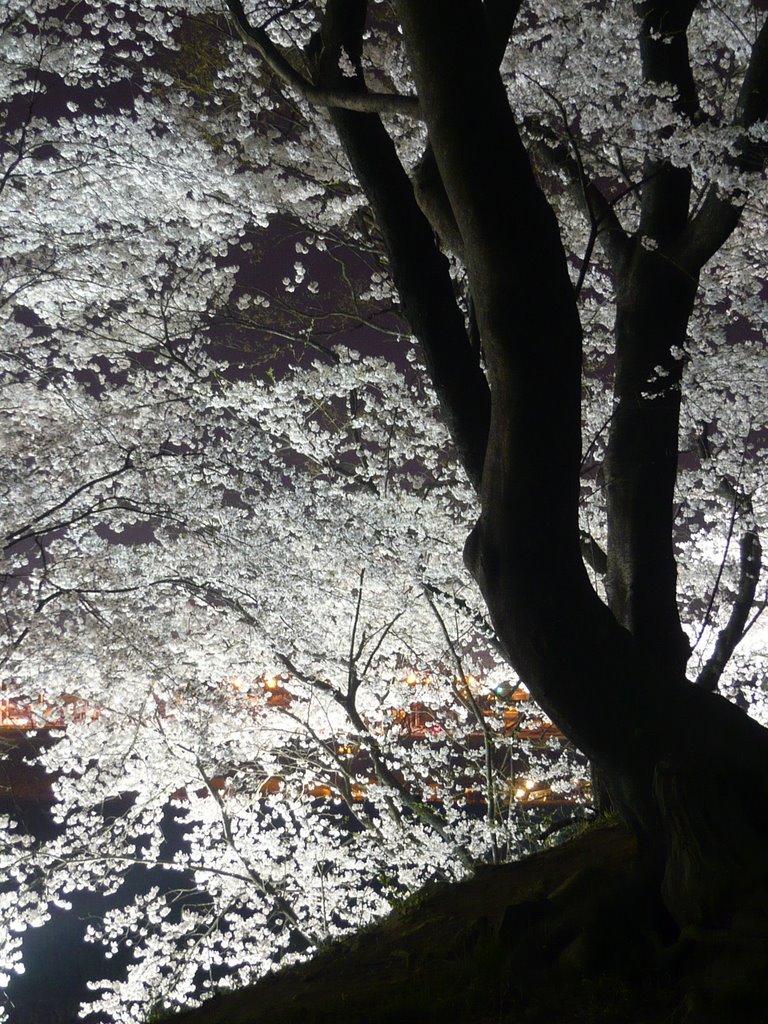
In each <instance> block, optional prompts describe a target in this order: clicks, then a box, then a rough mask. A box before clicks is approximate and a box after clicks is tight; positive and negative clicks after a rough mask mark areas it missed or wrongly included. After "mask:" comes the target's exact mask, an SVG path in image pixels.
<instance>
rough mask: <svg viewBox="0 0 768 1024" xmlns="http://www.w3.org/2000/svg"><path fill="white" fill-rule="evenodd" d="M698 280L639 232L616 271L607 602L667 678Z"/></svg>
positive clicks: (672, 662)
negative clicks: (677, 499)
mask: <svg viewBox="0 0 768 1024" xmlns="http://www.w3.org/2000/svg"><path fill="white" fill-rule="evenodd" d="M696 285H697V281H696V279H695V278H692V277H691V276H690V275H689V274H687V273H685V272H683V271H681V270H680V269H678V268H677V267H676V266H675V265H674V264H673V263H672V262H671V261H670V260H669V259H668V258H666V257H665V255H664V254H663V253H657V252H654V251H650V252H649V251H647V250H646V249H645V248H644V247H643V246H642V244H640V243H639V242H635V243H634V246H633V251H632V253H631V255H630V256H629V257H628V258H627V259H626V261H625V263H624V266H623V267H622V269H621V271H620V272H619V273H618V274H617V317H616V377H615V386H614V397H615V400H616V405H615V408H614V412H613V418H612V420H611V429H610V433H609V440H608V448H607V453H606V459H605V463H604V469H605V482H606V491H607V505H608V552H607V553H608V576H607V589H608V599H609V604H610V608H611V611H612V612H613V613H614V615H615V616H616V618H617V619H618V621H619V622H620V623H621V624H622V625H623V626H625V627H626V629H628V630H629V631H630V633H631V634H632V635H633V636H634V637H635V638H636V639H637V640H638V642H639V643H641V644H642V645H643V646H644V647H645V649H646V651H647V652H648V657H649V659H652V660H653V663H654V665H655V669H656V671H657V672H659V673H660V674H663V675H667V676H669V677H670V678H680V677H682V676H683V674H684V672H685V665H686V662H687V661H688V656H689V653H690V648H689V645H688V641H687V639H686V637H685V634H684V633H683V630H682V627H681V625H680V616H679V612H678V607H677V565H676V560H675V553H674V547H673V536H674V492H675V482H676V479H677V459H678V428H679V418H680V388H681V380H682V372H683V350H684V346H685V338H686V329H687V325H688V318H689V317H690V314H691V309H692V306H693V300H694V296H695V293H696Z"/></svg>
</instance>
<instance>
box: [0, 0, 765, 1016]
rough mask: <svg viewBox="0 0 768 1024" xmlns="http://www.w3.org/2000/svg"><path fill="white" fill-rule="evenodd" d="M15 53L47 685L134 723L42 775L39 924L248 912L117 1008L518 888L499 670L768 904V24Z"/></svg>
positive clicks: (16, 587) (120, 992) (9, 195)
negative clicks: (402, 907) (126, 881)
mask: <svg viewBox="0 0 768 1024" xmlns="http://www.w3.org/2000/svg"><path fill="white" fill-rule="evenodd" d="M4 17H5V21H4V25H3V33H2V37H0V45H2V56H1V58H0V67H1V68H2V72H0V73H1V74H2V75H3V85H4V86H5V88H4V90H3V95H4V96H7V97H9V99H8V101H7V103H6V104H5V113H6V130H5V134H4V139H3V150H2V152H3V165H2V175H1V176H0V191H2V195H1V196H0V217H2V237H3V246H4V259H3V270H2V274H3V278H2V296H3V301H2V306H1V307H0V308H2V315H3V337H4V344H3V382H4V389H3V396H4V400H3V412H2V426H3V437H4V450H5V452H6V462H5V468H4V478H3V517H4V525H3V536H4V538H5V541H4V545H5V546H4V555H5V559H6V565H5V569H4V577H3V600H4V623H5V626H6V634H7V635H6V639H7V649H6V654H5V661H4V674H5V676H6V677H7V680H8V682H7V684H6V685H7V687H9V688H10V689H9V692H10V690H12V691H13V692H15V693H18V694H24V693H30V692H32V691H34V692H43V693H44V694H46V695H48V696H49V698H50V699H54V698H56V697H60V696H61V695H64V694H76V695H77V696H78V698H79V699H80V700H81V701H82V702H85V706H86V707H87V708H88V709H89V710H88V711H86V712H83V711H82V707H83V705H82V704H81V705H80V706H79V707H80V711H79V712H78V715H77V716H75V715H74V714H73V713H69V717H68V720H67V728H66V730H65V731H64V734H63V735H62V736H61V738H60V740H59V742H57V743H56V744H54V745H53V746H51V747H50V748H48V749H47V750H46V751H45V753H44V755H43V758H44V761H45V763H46V765H47V767H48V769H49V770H50V771H51V772H56V773H57V782H56V798H57V804H56V807H57V813H58V815H59V817H60V820H61V822H62V826H63V827H62V829H61V831H60V834H59V836H58V837H57V839H56V840H54V841H53V842H51V843H48V844H46V846H45V848H44V849H35V850H34V851H33V852H34V856H31V855H30V854H29V852H28V851H27V849H26V845H24V848H22V843H23V841H22V840H20V839H19V840H16V839H13V841H12V842H11V840H10V839H9V842H8V854H7V856H6V863H7V865H8V868H9V869H10V868H11V867H12V868H13V870H14V871H16V872H17V873H18V874H19V877H20V878H22V880H23V879H24V878H25V877H26V876H25V875H24V872H34V871H37V872H40V870H41V868H40V866H41V865H44V871H43V872H42V877H43V878H44V880H45V881H44V885H43V886H42V889H41V886H40V885H39V884H38V885H37V886H36V887H32V886H31V885H30V886H27V891H28V893H29V894H30V895H29V898H28V914H29V916H30V917H32V918H33V919H34V920H35V921H39V920H40V919H41V918H42V916H43V915H44V912H45V910H44V908H45V906H46V905H47V903H48V902H49V901H51V900H56V899H58V900H62V899H66V898H67V896H68V894H69V893H71V892H72V891H73V889H75V888H77V887H79V886H82V887H94V888H100V889H102V890H104V891H113V892H114V891H116V890H117V888H118V886H119V884H120V879H121V869H120V867H119V866H120V865H127V864H129V863H132V862H146V863H148V864H154V863H157V862H158V861H163V860H165V861H167V862H168V864H169V865H171V866H173V867H174V868H175V869H177V870H178V871H180V872H182V873H183V874H184V877H185V878H188V879H189V878H191V879H192V880H193V881H194V883H195V884H196V885H197V886H198V889H199V891H200V892H204V893H205V894H206V895H205V897H204V898H200V899H198V901H197V902H195V900H194V899H188V900H187V901H186V902H185V901H181V902H180V903H179V904H178V905H176V906H174V905H173V903H172V902H169V901H168V900H167V899H166V895H165V894H164V893H163V892H161V891H160V887H157V888H156V889H153V890H152V891H151V892H150V893H148V894H144V895H142V896H141V897H139V898H138V899H137V900H136V901H135V902H134V903H133V904H132V905H131V907H129V908H125V909H124V910H122V911H121V912H119V913H115V914H113V915H111V916H110V917H109V918H108V919H106V920H105V922H104V925H103V927H102V928H100V929H99V928H94V930H93V935H92V937H93V938H94V939H99V940H102V941H105V942H106V943H107V945H108V946H110V947H112V948H114V949H118V948H124V947H125V944H126V943H127V942H131V943H134V944H135V948H136V949H137V954H136V957H135V959H134V966H133V967H132V969H131V972H130V974H129V980H128V981H127V982H126V983H125V984H121V983H114V982H105V983H104V984H103V986H102V988H101V995H100V996H99V1000H100V1001H99V1002H98V1003H97V1010H98V1011H99V1012H101V1013H103V1014H105V1015H107V1016H109V1017H111V1018H113V1019H117V1020H137V1019H141V1018H140V1014H141V1013H142V1012H144V1008H145V1007H146V1005H147V1004H150V1003H151V1002H152V1001H153V1000H154V999H156V998H158V993H160V997H161V998H165V997H166V995H167V992H168V991H169V990H170V989H171V988H173V989H174V991H175V993H176V998H177V999H178V1000H179V1001H182V1002H184V1001H189V1000H193V999H195V998H196V997H197V996H198V995H199V992H200V990H201V986H204V985H208V986H211V985H215V984H220V983H222V980H223V978H224V977H225V976H226V979H227V980H226V984H230V985H231V984H239V983H244V982H245V981H247V980H249V979H250V978H252V977H253V976H254V974H255V973H258V972H259V971H261V970H263V969H265V967H267V966H271V965H273V964H275V963H276V962H278V961H280V960H283V961H284V960H285V959H286V958H287V959H290V958H291V957H293V956H297V955H307V953H308V952H311V951H312V949H314V948H315V946H316V945H317V944H318V942H320V941H322V940H323V939H324V938H326V937H328V936H330V935H333V934H336V933H338V932H339V931H341V930H344V929H345V928H348V927H350V926H351V925H352V924H353V923H355V922H357V923H360V922H362V921H365V920H368V919H370V918H371V917H372V916H374V915H375V914H377V913H380V912H381V911H382V910H383V909H385V908H386V906H388V905H389V904H388V899H391V898H393V897H399V896H401V895H402V894H404V893H407V892H409V891H411V890H412V889H413V888H414V887H416V886H418V885H419V884H421V883H423V882H424V881H425V880H427V879H428V878H430V877H433V876H434V875H436V874H437V875H443V876H446V877H454V876H455V875H457V874H459V873H461V872H462V871H465V870H469V869H471V866H472V864H473V863H474V862H476V861H477V860H479V859H483V858H490V859H494V858H498V857H500V856H507V855H513V854H515V853H519V852H520V851H521V850H522V849H523V848H524V847H525V841H526V840H525V836H524V835H522V832H521V830H522V825H521V821H520V818H519V815H518V814H517V812H515V810H514V806H515V805H514V801H511V802H510V801H509V800H507V802H506V803H505V800H504V797H503V795H502V792H501V790H502V788H503V786H505V785H511V787H512V791H513V793H514V790H515V788H516V781H515V780H516V772H518V773H519V770H518V769H516V768H514V766H513V765H512V762H511V761H510V760H507V761H506V762H504V757H505V756H507V755H506V754H505V753H504V751H505V749H506V746H508V745H509V737H508V736H507V735H506V734H505V725H504V718H503V708H502V706H501V704H497V705H496V714H495V716H494V715H492V714H485V713H484V708H483V707H481V706H480V704H478V699H477V697H476V696H475V694H474V693H473V691H472V688H471V686H469V684H467V682H466V680H467V678H468V677H470V676H477V677H482V678H483V693H484V694H487V693H489V692H492V691H493V690H494V689H495V688H496V687H499V688H500V692H501V693H506V692H507V690H506V688H508V687H511V688H514V687H515V686H517V684H518V680H522V682H523V683H524V684H525V685H526V686H527V687H529V688H530V690H531V692H532V693H533V695H534V696H535V698H536V700H537V701H538V703H539V704H540V706H541V707H542V708H543V709H544V710H545V711H546V713H547V714H548V715H549V716H550V717H551V719H552V720H553V721H554V722H555V723H556V724H557V726H558V727H559V728H560V729H561V730H562V731H563V733H565V734H566V735H567V736H568V738H569V739H570V740H571V741H572V742H573V744H575V746H576V747H577V748H578V749H579V750H580V751H581V752H582V753H583V754H584V755H586V756H587V757H588V758H589V759H590V760H591V762H592V764H593V766H594V769H595V773H596V778H597V779H598V780H599V787H600V791H601V793H602V798H603V799H604V800H605V801H607V802H609V803H610V804H611V805H612V807H613V808H614V809H615V810H616V811H617V813H618V814H619V815H620V817H621V818H622V819H623V820H624V821H625V822H626V823H627V824H628V825H630V827H631V828H633V829H634V830H635V831H636V833H637V834H638V837H639V838H640V839H641V841H642V848H643V849H644V850H645V851H646V856H647V861H648V870H649V873H650V876H651V877H652V880H653V884H654V885H656V886H657V887H659V888H661V889H662V891H663V893H664V898H665V900H666V902H667V905H668V907H669V909H670V910H671V912H672V913H673V914H674V915H675V916H676V917H677V919H678V920H679V921H680V922H688V921H708V920H709V919H710V918H711V917H712V916H713V915H715V916H716V915H718V914H721V913H722V911H723V908H724V907H726V908H727V907H732V906H733V905H734V904H735V902H737V901H738V900H739V899H741V898H743V895H744V893H748V892H750V891H751V890H752V889H754V888H755V887H756V886H758V885H762V884H764V877H763V873H764V866H763V865H764V856H763V854H764V848H765V830H766V824H765V822H766V814H765V813H764V808H765V804H766V797H767V794H766V777H765V749H766V739H765V732H764V728H763V726H764V725H765V724H766V712H765V703H764V685H765V665H766V662H765V658H766V652H765V632H764V629H763V628H762V627H763V625H764V622H763V619H761V618H760V613H761V611H762V608H763V607H764V586H763V585H762V584H761V582H760V573H761V547H760V533H761V524H762V521H763V519H764V515H765V473H764V461H763V460H764V445H763V442H764V423H765V418H766V417H765V368H764V362H763V357H764V353H763V351H762V347H761V346H762V338H761V334H760V328H761V324H762V323H763V322H764V289H765V283H764V274H763V268H764V266H765V238H764V231H763V225H764V222H765V212H766V211H765V206H766V194H765V182H764V174H763V170H764V160H765V140H766V134H765V133H766V128H765V116H766V103H767V102H768V92H767V90H768V84H767V83H766V74H768V59H766V46H767V45H768V44H767V43H766V40H767V39H768V35H766V33H767V32H768V28H766V24H765V16H764V15H763V14H761V13H760V12H759V11H758V9H757V7H756V6H755V5H753V4H752V3H748V2H746V0H739V2H738V3H736V4H732V5H730V7H729V8H728V9H724V8H721V6H720V5H718V4H717V3H714V2H708V0H701V2H698V3H697V2H695V0H667V2H663V3H654V4H651V3H645V2H639V3H636V4H634V5H627V4H623V3H617V2H612V0H600V2H597V3H594V4H590V5H583V4H571V3H552V4H547V5H545V6H544V8H543V9H538V8H536V9H534V6H533V5H526V4H523V3H518V2H496V0H484V2H480V0H462V2H461V3H458V2H446V0H441V2H440V3H439V4H438V3H436V2H424V3H421V4H419V5H416V4H409V3H406V2H400V3H395V4H389V3H366V2H365V0H327V2H326V3H319V2H318V3H314V2H311V3H296V4H292V3H284V4H280V3H271V2H261V0H258V2H253V3H249V4H245V5H244V4H242V3H240V2H239V0H228V2H227V3H225V4H221V3H212V2H205V0H200V2H196V3H190V2H187V3H182V2H178V3H176V2H170V0H169V2H165V3H162V4H157V5H155V4H153V5H149V4H141V5H139V4H132V3H122V2H121V3H112V4H109V5H103V4H100V3H99V4H97V3H90V2H84V3H80V4H76V5H74V6H73V7H72V9H71V10H64V9H62V7H61V5H60V4H55V3H47V2H44V0H38V2H36V3H35V4H33V5H29V4H21V3H20V2H19V3H16V2H12V3H10V4H9V5H8V10H7V13H6V14H5V16H4ZM276 232H278V233H277V234H276ZM278 237H279V239H280V241H279V244H276V242H275V239H276V238H278ZM286 240H289V241H286ZM467 538H468V539H467ZM462 551H463V556H464V559H463V563H462ZM465 566H466V567H465ZM410 676H415V677H417V679H418V680H419V684H418V685H419V687H422V685H423V687H424V689H423V693H424V694H429V696H428V698H427V697H426V696H424V698H423V699H422V698H419V700H418V701H417V702H416V701H414V696H413V694H414V690H413V685H412V684H411V683H409V682H408V678H409V677H410ZM424 679H426V680H427V682H426V683H423V680H424ZM270 681H271V684H272V689H270V686H269V685H267V684H268V683H269V682H270ZM419 692H420V693H422V689H420V690H419ZM412 703H418V704H419V705H421V706H423V707H425V708H428V709H432V710H431V711H430V714H431V715H432V718H431V719H429V720H430V721H433V722H434V724H435V729H436V730H437V729H438V728H439V732H438V731H435V732H434V734H433V735H432V737H431V739H427V740H426V741H425V742H423V743H422V742H419V743H412V744H410V745H409V746H408V745H406V746H403V743H402V739H401V737H402V733H401V731H399V728H396V727H395V724H394V723H395V717H394V715H393V713H395V714H397V713H399V712H401V711H402V710H403V709H404V708H408V707H409V706H410V705H411V704H412ZM745 710H746V711H748V712H749V713H748V714H745V713H744V712H745ZM57 713H58V712H57ZM61 713H62V714H66V713H65V712H61ZM76 719H77V720H76ZM473 744H474V746H473ZM457 751H458V753H457ZM525 756H526V758H527V760H526V762H525V763H526V771H527V772H528V775H530V777H531V778H533V777H534V774H536V773H538V774H545V775H547V779H548V782H549V783H551V784H554V785H555V787H556V788H557V787H560V788H561V789H563V790H567V789H568V788H569V787H572V785H573V782H574V778H575V774H576V773H577V769H575V768H574V767H573V764H572V762H570V761H558V760H557V757H556V755H555V754H554V753H552V752H551V753H550V754H549V755H548V756H546V757H543V756H540V757H539V759H538V762H537V763H535V764H534V763H532V762H531V757H534V758H535V755H534V754H531V752H530V751H527V752H526V754H525ZM505 764H506V767H504V765H505ZM529 769H530V771H529ZM468 773H469V774H468ZM468 780H470V781H469V782H468ZM473 786H475V787H479V789H481V790H482V794H483V808H484V813H483V814H481V815H480V816H478V817H475V818H472V817H470V816H468V815H467V813H466V809H465V804H464V803H462V801H461V800H459V801H457V800H456V799H455V797H456V793H457V792H459V791H462V792H463V791H464V790H466V789H467V788H468V787H469V788H470V789H471V788H472V787H473ZM222 787H223V788H222ZM313 787H315V788H317V787H326V788H327V789H328V791H329V793H330V794H331V796H332V801H333V800H335V801H337V803H335V804H334V803H333V802H332V804H331V805H330V806H332V807H333V808H334V809H333V810H331V809H330V808H329V805H327V804H326V803H323V800H325V799H326V798H325V797H322V798H320V797H313V795H312V794H313ZM430 787H432V789H431V788H430ZM434 787H436V788H437V790H438V792H437V793H435V792H433V788H434ZM125 794H131V797H130V799H129V801H128V802H129V806H128V807H127V809H126V808H125V807H123V812H122V813H121V814H119V815H117V816H116V817H115V819H114V821H112V820H111V817H110V815H108V816H107V817H108V818H109V819H110V825H109V827H107V821H106V820H105V815H104V811H103V809H102V808H103V806H104V802H105V801H110V800H112V801H115V800H117V799H118V798H120V797H121V795H123V799H125ZM430 796H433V797H434V799H433V800H431V799H430ZM169 800H174V801H176V802H177V804H178V813H179V815H180V817H181V818H182V819H183V821H184V822H186V828H187V833H188V837H189V842H188V843H187V845H186V846H185V847H184V849H183V850H181V851H179V852H177V853H175V854H174V855H173V856H166V855H165V854H164V852H163V849H164V848H163V842H164V840H163V834H162V829H161V828H160V823H161V821H162V819H163V814H164V808H165V807H166V806H167V804H168V801H169ZM15 834H16V832H15V831H14V830H12V829H10V826H9V832H8V835H9V836H11V837H12V836H15ZM74 863H77V865H78V870H77V872H73V870H72V865H73V864H74ZM363 865H367V866H366V867H363ZM214 866H215V867H216V870H213V868H214ZM361 872H363V873H365V872H367V874H366V875H365V877H366V879H367V882H366V884H365V885H361V884H360V879H361ZM36 877H37V876H36ZM737 879H738V884H739V885H742V886H743V889H744V893H739V892H737V891H736V888H737ZM19 921H20V922H22V918H21V917H20V918H19ZM214 923H215V924H216V926H215V927H214ZM22 924H23V922H22ZM20 926H21V925H20ZM179 948H186V949H187V950H188V951H189V955H188V956H187V957H186V959H185V958H181V957H179V955H178V949H179ZM193 950H194V952H192V951H193ZM17 956H18V943H16V944H15V945H14V940H10V946H9V953H8V956H7V957H6V961H7V962H8V963H10V964H13V963H14V962H16V961H15V960H14V958H16V957H17ZM225 965H226V967H227V968H228V970H225ZM201 974H202V975H204V976H205V977H204V978H203V979H202V980H201ZM164 986H165V989H164Z"/></svg>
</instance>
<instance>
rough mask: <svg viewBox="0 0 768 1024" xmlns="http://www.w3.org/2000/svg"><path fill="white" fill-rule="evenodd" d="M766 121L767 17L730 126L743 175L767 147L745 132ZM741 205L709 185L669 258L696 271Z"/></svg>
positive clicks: (755, 167) (761, 160) (758, 165)
mask: <svg viewBox="0 0 768 1024" xmlns="http://www.w3.org/2000/svg"><path fill="white" fill-rule="evenodd" d="M766 119H768V18H767V19H766V21H765V22H764V24H763V27H762V28H761V29H760V32H759V33H758V36H757V39H756V40H755V45H754V46H753V47H752V53H751V55H750V59H749V64H748V66H747V70H746V73H745V75H744V81H743V82H742V84H741V89H740V90H739V98H738V100H737V102H736V110H735V112H734V124H735V125H737V126H739V127H741V128H742V129H743V130H742V133H741V135H740V138H739V141H738V149H739V155H738V157H737V159H736V166H737V167H738V168H739V169H740V170H742V171H745V172H750V171H752V172H755V171H760V170H761V169H762V167H764V166H765V162H766V158H768V145H766V143H765V142H757V141H755V140H752V139H750V137H749V129H750V128H751V127H752V126H753V125H756V124H759V123H760V122H761V121H765V120H766ZM743 207H744V202H743V200H742V199H739V198H727V197H725V196H723V195H721V194H720V192H719V191H718V189H717V187H716V186H714V185H713V186H710V188H709V191H708V192H707V195H706V197H705V199H704V202H703V203H702V204H701V207H700V208H699V211H698V213H697V214H696V216H695V217H694V218H693V219H692V220H691V222H690V224H689V225H688V227H687V228H686V230H685V231H684V232H683V234H682V236H681V238H680V241H679V244H678V245H677V246H675V247H674V250H673V251H672V252H671V253H670V255H671V256H672V258H673V259H675V260H676V261H677V262H679V263H680V264H681V265H682V266H686V267H688V268H689V269H691V270H693V271H698V270H700V269H701V268H702V267H703V266H704V264H705V263H706V262H707V261H708V260H709V259H711V258H712V256H714V254H715V253H716V252H717V251H718V249H719V248H720V247H721V246H722V245H724V244H725V242H726V241H727V239H728V238H729V236H730V235H731V233H732V232H733V231H734V229H735V228H736V225H737V224H738V223H739V220H740V218H741V211H742V209H743Z"/></svg>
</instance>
